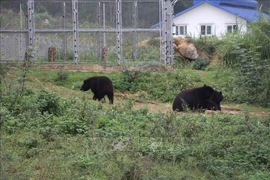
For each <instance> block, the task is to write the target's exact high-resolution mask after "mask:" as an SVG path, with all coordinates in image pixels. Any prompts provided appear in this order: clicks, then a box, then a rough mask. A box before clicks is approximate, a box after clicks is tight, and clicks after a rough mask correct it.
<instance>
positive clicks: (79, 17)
mask: <svg viewBox="0 0 270 180" xmlns="http://www.w3.org/2000/svg"><path fill="white" fill-rule="evenodd" d="M170 6H172V3H171V1H166V0H91V1H89V0H88V1H86V0H69V1H68V0H51V1H45V0H35V1H34V0H20V1H19V0H18V1H9V0H3V1H1V6H0V21H1V23H0V38H1V49H0V51H1V60H2V61H9V60H24V58H25V52H26V51H27V50H28V47H29V46H31V47H32V49H34V52H32V53H33V54H34V57H33V61H36V62H44V63H45V62H48V61H49V59H48V57H49V54H50V52H49V51H48V49H49V48H51V47H53V48H55V49H56V52H54V53H55V58H54V60H53V61H56V62H61V63H68V62H71V63H74V62H75V63H98V62H100V61H102V60H103V61H106V63H108V64H110V63H111V64H115V63H117V64H120V63H124V62H125V63H132V62H137V61H143V62H146V63H157V62H161V63H164V62H165V64H166V63H171V61H172V54H173V52H172V39H170V37H169V36H168V34H169V35H170V36H171V21H170V17H171V16H172V12H169V11H172V8H170ZM164 13H165V16H164ZM159 22H161V24H162V22H164V23H163V24H164V25H161V26H159V27H158V28H151V26H152V25H154V24H156V23H159ZM166 23H167V25H166ZM105 48H107V50H108V51H103V50H104V49H105Z"/></svg>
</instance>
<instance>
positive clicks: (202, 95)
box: [172, 85, 214, 111]
mask: <svg viewBox="0 0 270 180" xmlns="http://www.w3.org/2000/svg"><path fill="white" fill-rule="evenodd" d="M213 92H214V89H213V88H212V87H210V86H206V85H204V86H202V87H198V88H192V89H186V90H183V91H181V92H180V93H179V94H178V95H177V96H176V97H175V99H174V102H173V107H172V108H173V110H174V111H183V110H184V108H185V106H186V107H187V108H189V109H191V110H195V109H198V108H199V107H200V106H201V105H204V104H207V102H203V101H204V100H209V99H210V98H211V97H212V95H213Z"/></svg>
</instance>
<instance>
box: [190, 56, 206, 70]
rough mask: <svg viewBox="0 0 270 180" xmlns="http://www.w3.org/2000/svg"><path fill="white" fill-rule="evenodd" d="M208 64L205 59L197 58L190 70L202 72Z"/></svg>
mask: <svg viewBox="0 0 270 180" xmlns="http://www.w3.org/2000/svg"><path fill="white" fill-rule="evenodd" d="M208 64H209V61H208V60H207V59H202V58H197V59H195V61H194V62H193V65H192V69H196V70H204V69H205V68H206V67H207V65H208Z"/></svg>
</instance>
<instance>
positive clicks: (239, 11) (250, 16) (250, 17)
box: [174, 1, 261, 21]
mask: <svg viewBox="0 0 270 180" xmlns="http://www.w3.org/2000/svg"><path fill="white" fill-rule="evenodd" d="M204 3H208V4H211V5H213V6H215V7H217V8H219V9H222V10H224V11H227V12H228V13H231V14H234V15H237V16H239V17H241V18H243V19H245V20H247V21H257V20H259V18H260V16H261V14H260V12H259V11H257V10H256V9H253V8H246V7H240V6H233V5H231V6H226V5H219V4H217V3H213V2H209V1H204V2H201V3H197V4H195V5H193V6H191V7H190V8H188V9H186V10H184V11H182V12H179V13H177V14H175V16H174V17H177V16H180V15H182V14H184V13H186V12H188V11H190V10H192V9H194V8H196V7H198V6H200V5H202V4H204Z"/></svg>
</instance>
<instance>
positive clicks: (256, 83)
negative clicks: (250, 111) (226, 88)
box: [218, 19, 270, 106]
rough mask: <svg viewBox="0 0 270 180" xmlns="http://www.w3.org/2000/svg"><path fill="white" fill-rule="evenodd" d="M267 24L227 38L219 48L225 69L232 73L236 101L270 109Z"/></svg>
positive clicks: (269, 63)
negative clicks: (269, 107) (234, 77)
mask: <svg viewBox="0 0 270 180" xmlns="http://www.w3.org/2000/svg"><path fill="white" fill-rule="evenodd" d="M269 24H270V23H269V20H264V19H263V20H261V21H259V22H256V23H253V24H252V25H251V32H249V33H248V34H244V35H242V34H234V35H233V37H232V36H230V35H228V36H227V37H225V38H224V40H223V41H224V42H223V44H221V45H220V46H219V50H218V51H219V53H220V54H221V57H223V59H222V62H223V65H224V66H227V67H230V68H232V69H233V70H234V71H235V74H236V79H235V81H233V83H234V91H235V93H234V94H235V97H234V99H235V101H237V102H248V103H254V104H260V105H264V106H269V104H270V101H269V97H270V96H269V92H270V88H269V69H270V59H269V58H270V57H269V52H268V51H269V44H270V34H269V29H268V28H267V29H266V28H265V27H269Z"/></svg>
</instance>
